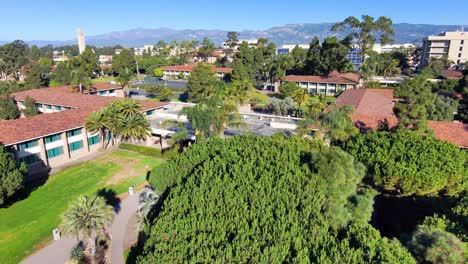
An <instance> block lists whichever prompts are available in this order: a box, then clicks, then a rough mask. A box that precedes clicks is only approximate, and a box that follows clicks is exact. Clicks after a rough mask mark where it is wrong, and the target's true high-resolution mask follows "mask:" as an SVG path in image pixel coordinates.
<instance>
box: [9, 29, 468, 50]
mask: <svg viewBox="0 0 468 264" xmlns="http://www.w3.org/2000/svg"><path fill="white" fill-rule="evenodd" d="M332 25H333V23H304V24H288V25H283V26H278V27H272V28H270V29H267V30H255V31H254V30H244V31H241V32H239V38H241V39H251V38H256V39H258V38H267V39H269V40H270V41H272V42H274V43H276V44H277V45H281V44H307V43H309V42H310V41H311V39H312V38H313V37H314V36H318V37H319V38H320V39H324V38H326V37H329V36H338V37H342V36H344V35H345V34H347V32H340V33H336V32H333V31H331V26H332ZM460 28H461V26H459V25H429V24H407V23H396V24H394V25H393V29H394V30H395V36H394V40H395V43H415V44H421V39H422V38H423V37H425V36H428V35H436V34H439V33H441V32H443V31H456V30H460ZM84 30H85V33H86V29H84ZM227 32H228V30H221V29H213V30H209V29H183V30H177V29H171V28H156V29H147V28H135V29H130V30H125V31H116V32H110V33H106V34H100V35H94V36H85V38H86V44H87V45H94V46H111V45H117V44H120V45H122V46H125V47H140V46H143V45H145V44H154V43H156V42H158V41H159V40H164V41H166V42H170V41H171V40H174V39H175V40H177V41H179V42H180V41H182V40H193V39H198V40H202V39H203V38H204V37H208V38H210V39H211V40H212V41H213V42H214V43H215V44H216V45H220V44H221V43H222V42H223V41H224V40H225V38H226V34H227ZM25 41H26V42H28V43H29V44H30V45H33V44H35V45H38V46H45V45H49V44H50V45H54V46H61V45H70V44H72V45H74V44H76V43H77V41H76V39H73V40H65V41H53V40H25ZM6 42H7V41H0V44H2V43H6Z"/></svg>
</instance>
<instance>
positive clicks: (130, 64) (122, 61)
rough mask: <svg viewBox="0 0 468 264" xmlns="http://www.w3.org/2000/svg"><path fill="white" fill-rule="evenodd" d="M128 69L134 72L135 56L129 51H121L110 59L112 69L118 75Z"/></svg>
mask: <svg viewBox="0 0 468 264" xmlns="http://www.w3.org/2000/svg"><path fill="white" fill-rule="evenodd" d="M126 68H128V69H129V70H130V71H132V72H135V71H136V61H135V56H134V54H133V52H132V51H131V50H128V49H123V50H122V51H121V52H120V53H119V54H117V55H115V56H114V58H113V59H112V69H113V70H114V72H116V73H119V72H122V71H124V70H125V69H126Z"/></svg>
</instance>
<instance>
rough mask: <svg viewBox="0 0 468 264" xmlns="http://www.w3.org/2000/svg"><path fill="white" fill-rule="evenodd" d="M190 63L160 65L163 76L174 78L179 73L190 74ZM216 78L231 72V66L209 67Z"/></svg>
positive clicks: (186, 75)
mask: <svg viewBox="0 0 468 264" xmlns="http://www.w3.org/2000/svg"><path fill="white" fill-rule="evenodd" d="M193 67H194V66H192V65H175V66H165V67H161V68H162V70H163V74H164V78H166V79H176V78H178V76H179V74H180V73H183V74H184V78H188V76H190V72H191V71H192V70H193ZM211 69H212V70H213V71H214V72H215V74H216V77H218V78H223V77H224V75H225V74H227V73H230V72H232V69H231V68H219V67H212V68H211Z"/></svg>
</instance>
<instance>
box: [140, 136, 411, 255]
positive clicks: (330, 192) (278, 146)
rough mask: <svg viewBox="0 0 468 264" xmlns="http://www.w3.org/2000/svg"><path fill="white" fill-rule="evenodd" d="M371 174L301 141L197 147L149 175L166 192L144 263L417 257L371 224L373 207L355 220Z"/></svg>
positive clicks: (243, 140) (248, 139)
mask: <svg viewBox="0 0 468 264" xmlns="http://www.w3.org/2000/svg"><path fill="white" fill-rule="evenodd" d="M253 157H255V158H253ZM363 175H364V170H363V167H362V165H360V164H358V163H355V162H354V159H353V158H352V157H351V156H350V155H349V154H347V153H345V152H344V151H342V150H340V149H339V148H330V149H329V148H326V147H324V146H323V145H321V144H320V143H319V142H316V141H311V140H304V139H300V138H297V137H290V138H287V137H285V136H283V135H275V136H273V137H256V136H252V135H249V136H239V137H234V138H230V139H227V140H222V139H212V140H210V141H208V142H206V143H204V144H195V146H193V147H191V148H190V149H189V150H188V151H186V152H184V153H183V154H181V155H179V156H178V157H176V158H174V159H172V160H170V161H169V162H167V163H165V164H164V165H163V166H161V167H159V168H158V169H157V170H153V172H152V174H151V176H150V182H151V183H152V184H153V185H154V186H155V187H156V189H157V190H161V191H164V190H166V192H165V193H166V195H163V196H162V197H163V198H162V199H164V201H163V203H164V207H163V208H159V210H160V213H159V215H158V217H157V219H155V220H154V223H153V226H152V227H151V232H150V235H149V240H148V241H147V242H146V245H145V251H144V253H143V256H140V258H139V262H140V263H154V262H199V263H206V262H222V263H231V262H235V263H245V262H252V263H260V262H270V263H363V262H366V263H385V262H386V263H414V260H413V259H412V257H411V256H410V254H409V253H408V252H407V251H406V250H405V249H404V248H403V247H402V246H401V245H399V244H398V242H396V241H392V242H390V241H389V240H388V239H386V238H382V237H380V235H379V233H378V231H376V230H375V229H373V228H372V227H371V226H370V225H368V224H367V223H366V222H367V221H368V220H369V218H370V213H369V212H370V211H372V209H370V210H367V211H366V212H368V215H367V216H365V217H356V216H355V208H356V207H360V206H361V204H362V205H363V204H366V205H365V206H364V207H368V208H371V207H372V203H365V202H364V201H363V200H362V199H360V198H361V192H360V191H359V190H358V185H359V183H360V181H361V179H362V177H363ZM166 188H168V189H166ZM365 200H367V199H365Z"/></svg>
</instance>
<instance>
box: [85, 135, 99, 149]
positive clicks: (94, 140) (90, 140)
mask: <svg viewBox="0 0 468 264" xmlns="http://www.w3.org/2000/svg"><path fill="white" fill-rule="evenodd" d="M100 141H101V138H100V137H99V135H96V136H93V137H90V138H88V144H89V145H90V146H91V145H94V144H98V143H99V142H100Z"/></svg>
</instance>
